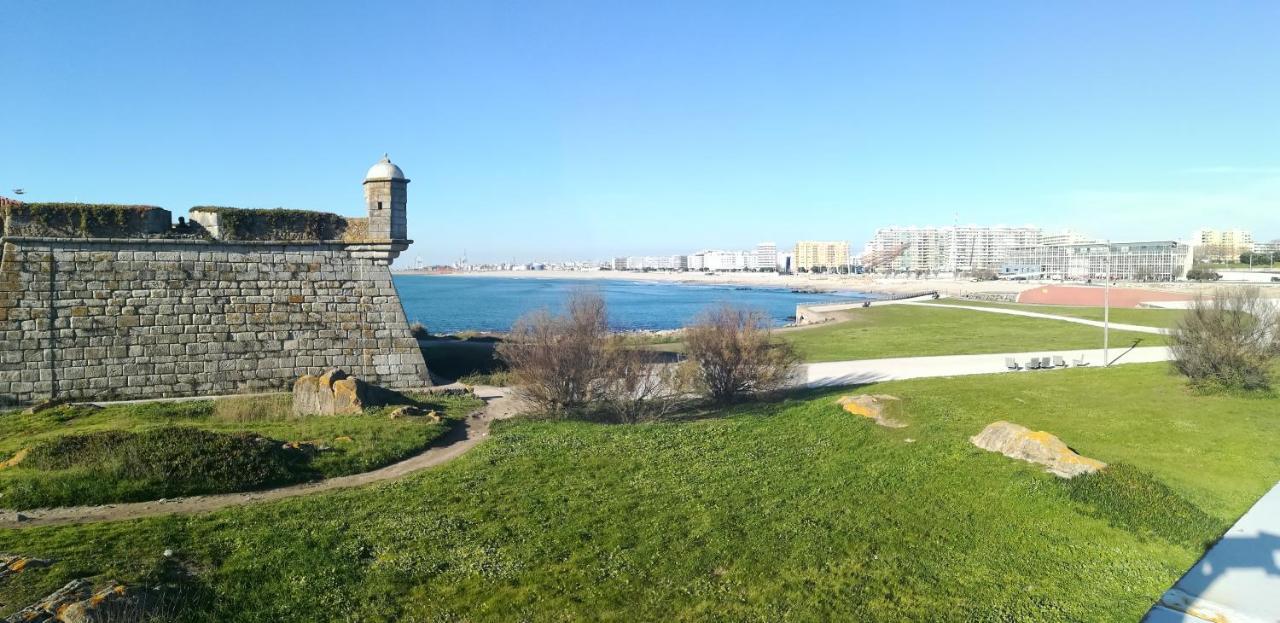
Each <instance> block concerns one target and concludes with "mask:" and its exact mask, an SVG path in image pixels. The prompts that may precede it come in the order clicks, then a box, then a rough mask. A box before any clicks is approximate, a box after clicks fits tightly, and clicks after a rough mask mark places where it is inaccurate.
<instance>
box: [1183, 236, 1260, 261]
mask: <svg viewBox="0 0 1280 623" xmlns="http://www.w3.org/2000/svg"><path fill="white" fill-rule="evenodd" d="M1191 244H1192V245H1194V246H1195V248H1196V249H1195V253H1196V255H1197V257H1198V258H1199V259H1202V260H1207V261H1211V262H1234V261H1237V260H1238V259H1239V258H1240V255H1241V254H1243V253H1247V252H1249V251H1252V250H1253V233H1251V232H1248V231H1245V230H1243V229H1199V230H1196V232H1195V233H1194V234H1192V235H1191Z"/></svg>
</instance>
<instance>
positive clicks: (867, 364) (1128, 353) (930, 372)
mask: <svg viewBox="0 0 1280 623" xmlns="http://www.w3.org/2000/svg"><path fill="white" fill-rule="evenodd" d="M1053 355H1058V356H1060V357H1062V358H1063V359H1064V360H1066V361H1067V363H1071V362H1072V361H1074V360H1075V359H1079V358H1081V357H1083V358H1084V360H1085V361H1086V362H1087V363H1088V364H1089V365H1090V366H1091V367H1095V368H1096V367H1100V366H1102V361H1103V359H1102V349H1101V348H1098V349H1093V350H1039V351H1034V352H1029V353H996V354H992V355H942V356H939V357H900V358H896V359H865V360H862V361H831V362H825V363H808V364H804V365H803V366H802V375H803V377H802V378H803V382H802V383H801V384H803V385H805V386H808V387H834V386H839V385H862V384H864V383H876V382H880V381H897V380H902V379H919V378H927V377H936V376H964V375H968V374H993V373H999V372H1010V371H1009V369H1008V368H1007V367H1005V358H1006V357H1013V358H1014V359H1015V360H1016V361H1017V362H1018V364H1019V365H1026V363H1027V360H1028V359H1030V358H1032V357H1046V356H1050V357H1051V356H1053ZM1109 355H1110V357H1111V359H1112V361H1113V365H1119V364H1125V363H1151V362H1157V361H1168V360H1169V359H1171V358H1172V356H1171V354H1170V352H1169V349H1168V348H1166V347H1164V346H1144V347H1139V348H1134V349H1132V350H1127V349H1125V348H1112V349H1111V352H1110V353H1109ZM1117 357H1119V360H1118V361H1116V358H1117ZM1051 373H1052V371H1051V370H1024V371H1021V372H1017V374H1051Z"/></svg>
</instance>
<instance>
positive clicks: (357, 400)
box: [293, 368, 372, 415]
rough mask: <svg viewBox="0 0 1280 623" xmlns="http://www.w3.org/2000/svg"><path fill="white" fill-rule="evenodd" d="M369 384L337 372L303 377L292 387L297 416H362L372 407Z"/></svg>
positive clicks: (333, 370)
mask: <svg viewBox="0 0 1280 623" xmlns="http://www.w3.org/2000/svg"><path fill="white" fill-rule="evenodd" d="M370 395H371V392H370V391H369V384H368V383H365V382H364V381H361V380H360V379H357V378H355V377H351V376H347V373H346V372H343V371H342V370H339V369H337V368H330V369H329V370H325V371H324V373H323V374H321V375H320V376H312V375H310V374H304V375H302V376H301V377H299V378H298V380H297V381H294V383H293V413H294V415H340V414H353V413H360V412H361V411H363V410H364V408H365V407H367V406H372V405H370V400H369V396H370Z"/></svg>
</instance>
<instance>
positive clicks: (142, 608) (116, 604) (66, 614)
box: [4, 579, 154, 623]
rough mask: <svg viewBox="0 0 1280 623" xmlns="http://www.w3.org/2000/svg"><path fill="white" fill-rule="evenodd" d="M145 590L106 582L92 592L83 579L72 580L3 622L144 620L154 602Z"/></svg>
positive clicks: (73, 622) (59, 622) (89, 585)
mask: <svg viewBox="0 0 1280 623" xmlns="http://www.w3.org/2000/svg"><path fill="white" fill-rule="evenodd" d="M150 597H151V594H150V593H149V592H148V591H146V590H140V589H131V588H129V587H126V586H125V585H123V584H120V583H119V582H116V581H114V580H108V581H107V582H106V583H105V584H104V585H103V587H102V588H101V589H99V590H97V591H95V590H93V584H92V583H91V582H89V580H86V579H79V580H72V581H70V582H68V583H67V585H66V586H63V587H62V588H60V589H58V590H56V591H54V592H53V593H50V594H49V596H48V597H45V598H44V599H41V600H40V601H38V602H36V603H34V604H32V605H30V606H27V607H26V608H23V609H22V610H19V611H17V612H15V613H13V614H11V615H9V617H8V618H6V619H5V620H4V621H5V623H105V622H107V621H124V620H130V621H143V620H147V619H146V615H147V609H148V606H149V605H150V604H152V603H153V602H154V600H153V599H150Z"/></svg>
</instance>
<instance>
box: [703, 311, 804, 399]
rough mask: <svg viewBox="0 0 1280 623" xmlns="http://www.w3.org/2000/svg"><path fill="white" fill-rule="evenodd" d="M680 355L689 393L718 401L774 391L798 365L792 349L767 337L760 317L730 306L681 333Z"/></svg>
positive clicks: (765, 322) (766, 326)
mask: <svg viewBox="0 0 1280 623" xmlns="http://www.w3.org/2000/svg"><path fill="white" fill-rule="evenodd" d="M685 352H686V354H687V355H688V360H687V361H686V362H685V366H686V372H687V374H688V377H689V379H690V380H691V382H692V383H693V386H694V387H693V388H694V390H695V391H697V392H698V393H700V394H701V395H703V396H705V397H706V398H709V399H711V400H712V401H715V402H719V403H725V402H732V401H734V400H736V399H738V398H741V397H744V396H749V395H752V394H759V393H765V392H770V391H774V390H777V389H780V388H781V387H783V386H784V385H786V383H787V381H789V380H790V379H791V377H792V375H793V374H794V373H795V371H796V366H797V364H798V363H799V361H800V357H799V355H798V354H797V353H796V351H795V348H793V347H792V346H791V345H790V344H788V343H786V342H783V341H780V340H775V339H773V334H772V332H771V331H770V330H769V320H768V318H767V317H766V316H765V315H764V314H762V313H760V312H757V311H751V310H745V309H739V308H735V307H733V306H730V305H724V306H721V307H718V308H716V309H713V310H711V311H710V312H707V313H705V314H703V315H702V316H701V317H700V318H699V319H698V320H697V321H696V322H695V323H694V324H693V325H691V326H689V327H688V328H686V329H685Z"/></svg>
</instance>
